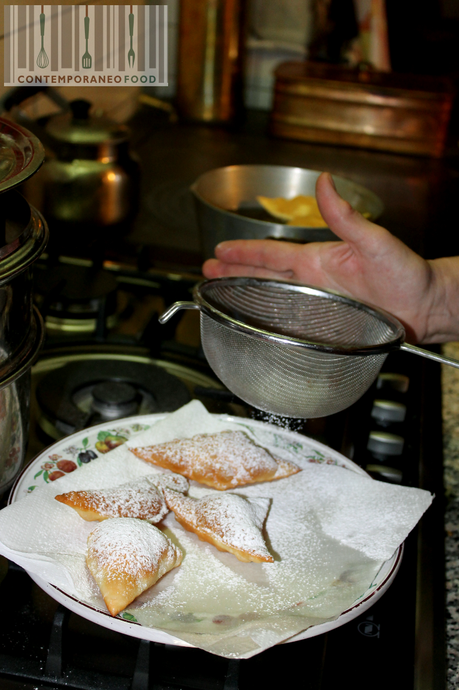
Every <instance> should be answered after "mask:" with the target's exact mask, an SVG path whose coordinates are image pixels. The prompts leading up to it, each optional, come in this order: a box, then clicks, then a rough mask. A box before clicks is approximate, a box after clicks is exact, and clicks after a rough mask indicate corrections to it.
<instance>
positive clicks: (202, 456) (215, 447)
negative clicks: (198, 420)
mask: <svg viewBox="0 0 459 690" xmlns="http://www.w3.org/2000/svg"><path fill="white" fill-rule="evenodd" d="M129 450H130V451H131V452H132V453H134V455H136V456H137V457H138V458H141V459H142V460H145V461H146V462H151V463H152V464H154V465H158V466H159V467H163V468H165V469H168V470H172V472H178V473H179V474H182V475H184V476H185V477H188V479H193V480H195V481H197V482H199V483H201V484H206V485H207V486H211V487H212V488H214V489H218V490H219V491H224V490H225V489H234V488H235V487H237V486H244V485H245V484H254V483H256V482H269V481H272V480H274V479H281V478H282V477H288V476H289V475H291V474H295V473H296V472H300V468H299V467H298V466H297V465H295V464H294V463H293V462H289V461H288V460H280V459H277V458H273V456H272V455H270V453H268V451H267V450H265V449H264V448H261V447H260V446H257V445H256V444H255V443H254V442H253V441H252V440H251V439H250V438H249V437H248V436H247V434H245V433H244V432H243V431H220V432H218V433H215V434H198V435H197V436H193V437H192V438H184V439H176V440H174V441H168V442H166V443H159V444H157V445H154V446H145V447H143V448H129Z"/></svg>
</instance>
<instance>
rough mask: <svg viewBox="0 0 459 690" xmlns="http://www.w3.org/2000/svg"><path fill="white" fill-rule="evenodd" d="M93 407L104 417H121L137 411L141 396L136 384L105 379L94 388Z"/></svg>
mask: <svg viewBox="0 0 459 690" xmlns="http://www.w3.org/2000/svg"><path fill="white" fill-rule="evenodd" d="M92 397H93V401H92V408H93V410H94V411H95V412H98V413H99V414H100V415H101V416H102V417H103V418H104V419H120V417H129V416H131V415H134V414H136V413H137V410H138V405H139V396H138V395H137V391H136V389H135V388H134V386H131V384H129V383H123V382H122V381H104V382H103V383H98V384H97V385H96V386H94V388H93V389H92Z"/></svg>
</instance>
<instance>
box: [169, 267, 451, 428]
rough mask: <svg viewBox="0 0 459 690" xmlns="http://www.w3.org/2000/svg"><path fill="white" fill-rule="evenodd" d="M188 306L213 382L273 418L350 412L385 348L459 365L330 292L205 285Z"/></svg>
mask: <svg viewBox="0 0 459 690" xmlns="http://www.w3.org/2000/svg"><path fill="white" fill-rule="evenodd" d="M193 297H194V302H176V303H175V304H173V305H172V306H171V307H170V308H169V309H168V310H167V311H166V312H164V314H162V316H161V317H160V319H159V320H160V322H161V323H165V322H166V321H167V320H168V319H169V318H170V317H171V316H172V315H173V314H175V312H176V311H178V310H179V309H199V310H200V312H201V314H200V319H201V342H202V347H203V350H204V354H205V356H206V358H207V361H208V362H209V365H210V366H211V368H212V369H213V371H214V372H215V374H216V375H217V376H218V378H219V379H220V380H221V381H222V382H223V383H224V384H225V385H226V386H227V388H229V390H230V391H231V392H232V393H234V394H235V395H237V396H238V397H239V398H241V399H242V400H244V401H245V402H247V403H249V404H250V405H253V406H254V407H256V408H258V409H260V410H264V411H265V412H269V413H271V414H277V415H283V416H287V417H301V418H305V419H307V418H311V417H322V416H326V415H330V414H334V413H335V412H339V411H340V410H343V409H345V408H346V407H349V406H350V405H352V403H354V402H355V401H356V400H358V399H359V398H360V397H361V396H362V395H363V394H364V393H365V391H366V390H367V389H368V388H369V387H370V386H371V384H372V383H373V381H374V380H375V378H376V377H377V375H378V373H379V371H380V369H381V366H382V365H383V363H384V360H385V359H386V357H387V355H388V353H389V352H390V351H391V350H397V349H402V350H405V351H408V352H413V353H415V354H419V355H421V356H424V357H428V358H429V359H434V360H436V361H439V362H443V363H445V364H450V365H452V366H455V367H459V362H457V361H455V360H451V359H448V358H446V357H441V356H440V355H436V354H434V353H432V352H430V351H427V350H422V349H421V348H418V347H415V346H413V345H408V344H406V343H404V342H403V340H404V337H405V330H404V328H403V326H402V325H401V324H400V323H399V321H397V319H395V318H394V317H393V316H391V315H390V314H387V313H386V312H383V311H382V310H379V309H376V308H374V307H371V306H369V305H367V304H364V303H363V302H360V301H358V300H354V299H351V298H349V297H345V296H344V295H340V294H338V293H336V292H333V291H331V290H324V289H321V288H315V287H311V286H306V285H298V284H295V283H287V282H282V281H274V280H268V279H259V278H218V279H215V280H208V281H203V282H202V283H200V284H198V285H197V286H196V287H195V289H194V292H193Z"/></svg>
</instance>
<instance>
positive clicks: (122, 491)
mask: <svg viewBox="0 0 459 690" xmlns="http://www.w3.org/2000/svg"><path fill="white" fill-rule="evenodd" d="M164 486H169V487H171V488H173V489H177V490H178V491H187V489H188V482H187V480H186V479H185V478H184V477H181V476H179V475H174V474H170V475H166V474H164V473H162V474H161V475H159V474H158V475H157V476H156V475H155V476H153V477H142V478H141V479H139V480H137V481H135V482H129V483H127V484H121V486H116V487H113V488H111V489H99V490H92V491H91V490H83V491H69V492H68V493H65V494H59V495H58V496H55V499H56V501H59V503H64V504H65V505H67V506H70V507H71V508H74V509H75V510H76V511H77V513H78V514H79V515H80V516H81V517H82V518H83V519H84V520H88V521H92V520H98V521H101V520H106V519H107V518H115V517H131V518H139V519H141V520H148V522H152V523H154V522H160V520H162V519H163V518H164V517H165V516H166V515H167V513H168V512H169V510H168V508H167V505H166V502H165V500H164V495H163V491H162V488H163V487H164Z"/></svg>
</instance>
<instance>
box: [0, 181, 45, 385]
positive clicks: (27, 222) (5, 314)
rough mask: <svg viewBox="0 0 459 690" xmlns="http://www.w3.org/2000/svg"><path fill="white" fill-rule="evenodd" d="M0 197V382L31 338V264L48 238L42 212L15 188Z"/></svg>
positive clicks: (26, 349)
mask: <svg viewBox="0 0 459 690" xmlns="http://www.w3.org/2000/svg"><path fill="white" fill-rule="evenodd" d="M1 201H2V202H3V203H2V211H3V212H6V217H5V224H6V231H5V236H6V242H7V243H6V244H5V245H4V247H2V249H1V250H0V314H1V324H0V386H1V385H2V384H4V381H6V380H9V379H10V377H11V372H14V371H15V370H16V368H17V367H18V366H20V364H19V363H20V362H22V361H23V358H24V356H27V352H28V350H29V349H30V347H31V345H30V341H33V340H34V336H33V332H32V331H33V307H32V273H31V266H32V264H33V263H34V262H35V261H36V260H37V258H38V257H39V256H40V254H41V253H42V252H43V251H44V249H45V247H46V244H47V241H48V228H47V226H46V224H45V222H44V220H43V218H42V216H41V215H40V214H39V213H38V212H37V211H36V210H35V209H33V208H32V207H29V206H28V204H27V202H26V201H25V200H24V199H23V198H22V197H21V196H20V195H19V194H18V193H17V192H15V191H13V192H8V193H6V194H4V195H3V196H2V197H1ZM9 209H11V212H9Z"/></svg>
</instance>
